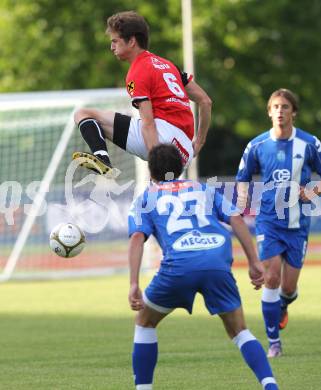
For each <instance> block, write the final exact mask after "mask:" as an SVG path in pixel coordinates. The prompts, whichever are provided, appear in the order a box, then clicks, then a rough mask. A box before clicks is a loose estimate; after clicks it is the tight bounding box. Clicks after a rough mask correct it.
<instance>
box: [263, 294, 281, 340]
mask: <svg viewBox="0 0 321 390" xmlns="http://www.w3.org/2000/svg"><path fill="white" fill-rule="evenodd" d="M262 313H263V318H264V323H265V331H266V334H267V337H268V339H269V341H270V344H272V343H275V342H279V341H280V338H279V322H280V318H281V301H280V296H279V289H277V288H275V289H270V288H266V287H264V288H263V292H262Z"/></svg>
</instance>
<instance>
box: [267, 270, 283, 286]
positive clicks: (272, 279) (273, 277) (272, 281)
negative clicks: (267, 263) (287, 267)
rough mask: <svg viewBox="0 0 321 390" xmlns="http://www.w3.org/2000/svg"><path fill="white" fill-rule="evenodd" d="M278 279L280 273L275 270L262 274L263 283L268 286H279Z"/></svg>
mask: <svg viewBox="0 0 321 390" xmlns="http://www.w3.org/2000/svg"><path fill="white" fill-rule="evenodd" d="M280 281H281V278H280V275H279V274H278V273H276V272H275V273H274V272H269V273H267V274H265V275H264V283H265V286H266V287H268V288H278V287H279V286H280Z"/></svg>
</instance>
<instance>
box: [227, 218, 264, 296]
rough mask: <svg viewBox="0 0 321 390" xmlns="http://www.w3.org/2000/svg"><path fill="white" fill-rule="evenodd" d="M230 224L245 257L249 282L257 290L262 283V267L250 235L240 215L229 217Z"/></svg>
mask: <svg viewBox="0 0 321 390" xmlns="http://www.w3.org/2000/svg"><path fill="white" fill-rule="evenodd" d="M230 224H231V227H232V229H233V232H234V234H235V235H236V237H237V239H238V240H239V242H240V244H241V245H242V248H243V250H244V252H245V255H246V257H247V260H248V264H249V275H250V279H251V282H252V284H253V285H254V286H255V289H257V290H258V289H259V288H260V287H261V286H262V284H263V282H264V279H263V266H262V263H261V262H260V261H259V259H258V257H257V253H256V250H255V248H254V244H253V241H252V236H251V233H250V232H249V229H248V227H247V226H246V224H245V222H244V221H243V218H242V217H241V216H240V215H235V216H231V219H230Z"/></svg>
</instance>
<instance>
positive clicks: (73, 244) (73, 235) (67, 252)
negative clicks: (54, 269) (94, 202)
mask: <svg viewBox="0 0 321 390" xmlns="http://www.w3.org/2000/svg"><path fill="white" fill-rule="evenodd" d="M49 243H50V248H51V249H52V250H53V251H54V252H55V253H56V254H57V255H58V256H60V257H74V256H76V255H78V254H79V253H80V252H81V251H82V250H83V249H84V246H85V235H84V233H83V232H82V230H81V229H80V227H79V226H77V225H74V224H73V223H61V224H59V225H57V226H56V227H55V228H54V229H53V230H52V232H51V233H50V241H49Z"/></svg>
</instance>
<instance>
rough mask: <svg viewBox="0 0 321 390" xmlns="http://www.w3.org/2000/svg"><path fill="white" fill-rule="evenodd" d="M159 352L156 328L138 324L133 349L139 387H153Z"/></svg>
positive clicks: (135, 373) (136, 380) (136, 381)
mask: <svg viewBox="0 0 321 390" xmlns="http://www.w3.org/2000/svg"><path fill="white" fill-rule="evenodd" d="M157 354H158V347H157V335H156V329H155V328H144V327H142V326H138V325H136V327H135V336H134V350H133V370H134V376H135V385H136V386H137V387H136V388H137V389H140V388H141V389H146V390H147V389H152V383H153V374H154V369H155V366H156V363H157ZM139 385H150V386H139Z"/></svg>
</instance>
